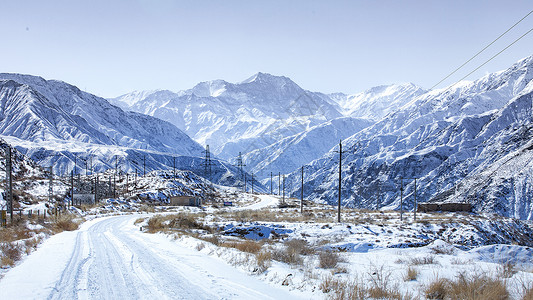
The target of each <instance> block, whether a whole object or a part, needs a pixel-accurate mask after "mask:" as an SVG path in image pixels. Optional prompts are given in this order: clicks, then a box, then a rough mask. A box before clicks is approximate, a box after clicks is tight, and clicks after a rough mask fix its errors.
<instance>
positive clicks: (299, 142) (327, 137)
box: [243, 117, 374, 178]
mask: <svg viewBox="0 0 533 300" xmlns="http://www.w3.org/2000/svg"><path fill="white" fill-rule="evenodd" d="M372 124H374V122H372V121H371V120H369V119H363V118H352V117H341V118H336V119H333V120H331V121H328V122H324V123H322V124H320V125H317V126H313V127H311V128H309V129H308V130H305V131H302V132H301V133H298V134H295V135H292V136H289V137H286V138H284V139H282V140H280V141H278V142H276V143H274V144H271V145H269V146H267V147H265V148H261V149H257V150H254V151H251V152H248V153H246V154H245V155H244V156H243V161H244V163H245V164H246V166H247V170H250V172H251V173H254V174H258V177H260V178H265V177H268V176H269V175H270V172H274V174H277V173H278V172H281V173H282V174H286V173H290V172H292V171H294V170H295V169H298V168H299V167H301V166H302V165H305V164H307V163H310V162H311V161H313V160H315V159H317V158H319V157H321V156H322V155H324V154H325V153H327V152H328V151H329V150H330V149H331V146H332V145H335V144H336V143H338V142H339V140H340V139H345V138H347V137H349V136H351V135H353V134H354V133H356V132H359V131H360V130H362V129H364V128H366V127H368V126H370V125H372Z"/></svg>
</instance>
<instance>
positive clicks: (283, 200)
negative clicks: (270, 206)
mask: <svg viewBox="0 0 533 300" xmlns="http://www.w3.org/2000/svg"><path fill="white" fill-rule="evenodd" d="M282 202H283V203H285V175H283V198H282Z"/></svg>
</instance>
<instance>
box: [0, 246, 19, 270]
mask: <svg viewBox="0 0 533 300" xmlns="http://www.w3.org/2000/svg"><path fill="white" fill-rule="evenodd" d="M0 252H1V254H0V261H1V264H2V266H1V267H2V268H5V267H6V266H13V265H14V264H15V262H16V261H18V260H20V259H21V258H22V247H21V246H20V245H18V244H17V243H14V242H12V243H1V244H0Z"/></svg>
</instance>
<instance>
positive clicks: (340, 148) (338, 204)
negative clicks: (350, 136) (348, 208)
mask: <svg viewBox="0 0 533 300" xmlns="http://www.w3.org/2000/svg"><path fill="white" fill-rule="evenodd" d="M335 152H338V153H339V200H338V203H337V222H339V223H340V222H341V185H342V153H343V151H342V140H340V141H339V151H335Z"/></svg>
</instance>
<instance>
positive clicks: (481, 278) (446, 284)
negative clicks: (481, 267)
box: [424, 274, 510, 300]
mask: <svg viewBox="0 0 533 300" xmlns="http://www.w3.org/2000/svg"><path fill="white" fill-rule="evenodd" d="M424 292H425V296H426V297H427V298H428V299H463V300H475V299H495V300H506V299H509V297H510V295H509V291H508V290H507V287H506V285H505V282H504V281H503V280H501V279H498V278H492V277H489V276H486V275H477V274H474V275H471V276H466V275H465V274H459V275H458V276H457V278H456V279H455V280H448V279H439V278H437V279H436V280H434V281H433V282H431V283H430V284H429V285H428V286H427V288H426V290H425V291H424Z"/></svg>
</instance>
